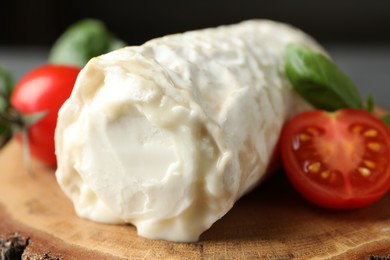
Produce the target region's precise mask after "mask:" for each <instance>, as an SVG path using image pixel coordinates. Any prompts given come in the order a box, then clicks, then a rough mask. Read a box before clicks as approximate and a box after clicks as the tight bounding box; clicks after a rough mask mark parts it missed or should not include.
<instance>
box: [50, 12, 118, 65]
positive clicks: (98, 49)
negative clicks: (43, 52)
mask: <svg viewBox="0 0 390 260" xmlns="http://www.w3.org/2000/svg"><path fill="white" fill-rule="evenodd" d="M123 46H125V43H124V42H122V41H121V40H119V39H118V38H116V37H115V36H113V35H112V34H111V33H110V32H109V31H108V30H107V29H106V27H105V25H104V23H102V22H101V21H98V20H94V19H84V20H81V21H79V22H77V23H75V24H73V25H72V26H70V27H69V28H68V29H67V30H66V31H65V32H64V33H63V34H62V35H61V36H60V37H59V38H58V40H57V41H56V42H55V43H54V45H53V47H52V49H51V50H50V53H49V63H57V64H67V65H73V66H79V67H83V66H85V64H87V62H88V61H89V60H90V59H91V58H93V57H96V56H99V55H102V54H105V53H107V52H110V51H112V50H115V49H118V48H121V47H123Z"/></svg>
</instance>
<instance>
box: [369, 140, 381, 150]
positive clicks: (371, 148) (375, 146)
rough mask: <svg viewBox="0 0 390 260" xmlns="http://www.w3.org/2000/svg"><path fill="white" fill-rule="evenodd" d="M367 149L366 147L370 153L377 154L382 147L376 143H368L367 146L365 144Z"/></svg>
mask: <svg viewBox="0 0 390 260" xmlns="http://www.w3.org/2000/svg"><path fill="white" fill-rule="evenodd" d="M367 147H368V148H369V149H370V150H371V151H374V152H379V151H380V149H381V147H382V146H381V145H380V144H378V143H374V142H371V143H368V144H367Z"/></svg>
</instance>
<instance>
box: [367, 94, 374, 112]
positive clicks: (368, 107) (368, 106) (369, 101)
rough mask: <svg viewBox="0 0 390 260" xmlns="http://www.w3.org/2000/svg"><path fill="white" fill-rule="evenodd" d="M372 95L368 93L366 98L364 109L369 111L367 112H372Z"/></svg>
mask: <svg viewBox="0 0 390 260" xmlns="http://www.w3.org/2000/svg"><path fill="white" fill-rule="evenodd" d="M374 104H375V102H374V97H373V96H372V94H371V93H370V94H368V96H367V100H366V110H367V111H368V112H369V113H372V112H373V111H374Z"/></svg>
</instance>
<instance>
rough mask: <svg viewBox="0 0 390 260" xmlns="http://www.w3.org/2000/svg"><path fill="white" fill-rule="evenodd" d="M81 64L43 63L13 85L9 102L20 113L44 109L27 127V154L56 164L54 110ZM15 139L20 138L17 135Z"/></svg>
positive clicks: (61, 100)
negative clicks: (28, 149) (44, 114)
mask: <svg viewBox="0 0 390 260" xmlns="http://www.w3.org/2000/svg"><path fill="white" fill-rule="evenodd" d="M80 69H81V68H78V67H71V66H67V65H50V64H49V65H43V66H40V67H38V68H36V69H33V70H32V71H30V72H28V73H27V74H26V75H25V76H24V77H23V78H22V79H21V80H20V81H19V82H18V83H17V84H16V86H15V89H14V91H13V93H12V95H11V99H10V102H11V105H12V106H13V107H14V108H15V109H16V110H18V112H20V113H21V114H23V115H29V114H33V113H37V112H42V111H47V115H46V116H45V117H44V118H42V119H41V120H39V121H38V122H37V123H35V124H33V125H31V126H29V127H28V139H29V145H30V152H31V155H32V156H33V157H34V158H36V159H38V160H41V161H43V162H45V163H46V164H48V165H50V166H56V156H55V148H54V131H55V127H56V124H57V114H58V110H59V109H60V107H61V106H62V104H63V103H64V102H65V100H66V99H67V98H68V97H69V96H70V94H71V92H72V89H73V86H74V83H75V81H76V78H77V75H78V74H79V72H80ZM18 139H19V140H21V138H20V136H18Z"/></svg>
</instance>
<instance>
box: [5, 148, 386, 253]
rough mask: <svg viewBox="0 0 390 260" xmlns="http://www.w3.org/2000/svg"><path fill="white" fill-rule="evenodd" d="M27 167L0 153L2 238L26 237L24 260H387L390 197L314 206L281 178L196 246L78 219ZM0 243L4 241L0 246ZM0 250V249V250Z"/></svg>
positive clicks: (41, 173) (43, 171)
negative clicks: (340, 206)
mask: <svg viewBox="0 0 390 260" xmlns="http://www.w3.org/2000/svg"><path fill="white" fill-rule="evenodd" d="M33 170H34V173H35V174H34V177H33V178H32V177H30V176H29V175H28V173H27V172H26V171H25V169H24V167H23V164H22V152H21V148H20V145H19V144H18V143H16V142H15V141H11V142H10V143H9V144H8V145H7V146H6V147H5V148H4V149H3V150H2V151H1V153H0V235H1V237H2V238H3V239H4V238H5V237H6V236H8V235H10V234H13V233H15V232H19V234H20V235H21V236H22V237H24V238H28V245H27V247H26V249H25V250H24V252H23V258H24V259H116V258H118V259H291V258H294V259H310V258H315V259H389V258H386V257H388V256H390V195H389V196H386V197H385V198H383V199H382V200H380V201H379V202H377V203H375V204H374V205H371V206H369V207H367V208H364V209H359V210H351V211H332V210H325V209H320V208H318V207H315V206H312V205H310V204H309V203H307V202H305V201H304V200H303V199H301V198H300V197H299V196H298V195H297V194H296V192H295V191H294V190H293V189H292V188H291V187H290V185H289V183H288V181H287V180H286V178H285V177H284V175H283V174H282V173H279V174H276V175H275V176H273V177H272V178H270V179H269V180H268V181H267V182H266V183H264V184H263V185H261V186H260V187H259V188H257V189H256V190H255V191H253V192H252V193H250V194H248V195H247V196H245V197H244V198H242V199H241V200H240V201H239V202H238V203H237V204H236V205H235V206H234V208H233V209H232V210H231V211H230V212H229V213H228V214H227V215H226V216H225V217H223V218H222V219H221V220H220V221H218V222H217V223H215V224H214V225H213V226H212V228H211V229H210V230H208V231H207V232H206V233H204V234H203V235H202V236H201V240H200V241H199V242H197V243H172V242H166V241H156V240H148V239H144V238H141V237H138V236H137V234H136V229H135V228H134V227H133V226H131V225H105V224H99V223H94V222H91V221H88V220H84V219H81V218H78V217H77V216H76V215H75V212H74V210H73V207H72V204H71V203H70V201H69V200H68V199H67V198H66V197H65V196H64V194H63V193H62V192H61V190H60V189H59V187H58V186H57V183H56V181H55V176H54V170H53V169H49V168H45V167H44V166H43V165H41V164H39V163H37V162H34V163H33ZM0 241H1V240H0ZM0 251H1V250H0Z"/></svg>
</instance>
